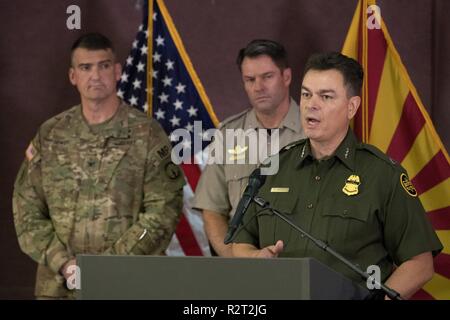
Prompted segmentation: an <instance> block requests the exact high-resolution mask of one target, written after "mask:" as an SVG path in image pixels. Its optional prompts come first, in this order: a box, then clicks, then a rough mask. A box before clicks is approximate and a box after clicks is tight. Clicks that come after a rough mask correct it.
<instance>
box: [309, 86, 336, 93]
mask: <svg viewBox="0 0 450 320" xmlns="http://www.w3.org/2000/svg"><path fill="white" fill-rule="evenodd" d="M302 90H306V91H308V92H311V90H310V89H308V88H307V87H305V86H304V85H302ZM327 93H332V94H336V91H334V90H333V89H322V90H319V94H327Z"/></svg>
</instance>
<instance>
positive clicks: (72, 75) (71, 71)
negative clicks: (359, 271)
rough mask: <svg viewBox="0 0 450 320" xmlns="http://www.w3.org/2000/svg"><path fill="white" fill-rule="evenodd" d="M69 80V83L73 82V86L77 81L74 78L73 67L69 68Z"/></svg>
mask: <svg viewBox="0 0 450 320" xmlns="http://www.w3.org/2000/svg"><path fill="white" fill-rule="evenodd" d="M69 80H70V83H71V84H73V85H74V86H76V85H77V81H76V79H75V70H74V68H73V67H70V68H69Z"/></svg>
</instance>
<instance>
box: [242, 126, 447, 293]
mask: <svg viewBox="0 0 450 320" xmlns="http://www.w3.org/2000/svg"><path fill="white" fill-rule="evenodd" d="M259 196H261V197H263V198H264V199H265V200H267V201H269V203H270V204H271V205H272V207H273V208H275V209H277V210H279V211H280V212H283V213H285V214H287V215H288V216H289V218H290V219H292V221H293V222H294V223H295V224H297V225H298V226H300V227H302V228H303V229H304V230H305V231H306V232H308V233H310V234H311V235H313V236H314V237H316V238H318V239H320V240H323V241H325V242H327V243H328V244H329V245H330V246H331V247H332V248H333V249H335V250H336V251H337V252H339V253H341V254H342V255H343V256H344V257H346V258H347V259H349V260H350V261H352V262H353V263H356V264H358V265H359V266H360V267H361V268H362V269H363V270H366V269H367V267H368V266H370V265H377V266H379V267H380V269H381V280H382V281H385V280H386V279H387V278H388V277H389V275H390V274H391V273H392V272H393V268H394V264H395V265H397V266H398V265H400V264H402V263H403V262H405V261H406V260H409V259H410V258H412V257H414V256H416V255H418V254H421V253H424V252H428V251H432V253H433V255H437V254H438V253H439V252H440V251H441V250H442V248H443V247H442V244H441V243H440V241H439V239H438V237H437V235H436V233H435V231H434V230H433V228H432V226H431V224H430V222H429V221H428V219H427V217H426V213H425V211H424V209H423V206H422V204H421V202H420V201H419V199H418V197H417V193H416V191H415V189H414V187H413V186H412V184H411V183H410V182H409V180H408V176H407V175H406V172H405V170H404V169H403V168H402V167H401V166H400V165H398V164H396V163H395V162H394V161H393V160H391V159H389V157H387V156H386V155H385V154H383V153H382V152H381V151H380V150H378V149H377V148H375V147H374V146H371V145H367V144H364V143H358V142H357V140H356V138H355V136H354V134H353V132H352V131H351V130H350V129H349V131H348V133H347V136H346V137H345V139H344V140H343V142H342V143H341V145H340V146H339V147H338V148H337V150H336V152H335V154H334V155H333V156H331V157H328V158H327V159H323V160H319V161H318V160H316V159H314V157H313V155H312V152H311V148H310V142H309V140H308V139H305V140H301V141H298V142H296V143H293V144H291V145H289V146H286V147H285V148H284V149H282V150H281V151H280V170H279V172H278V174H276V175H274V176H268V177H267V180H266V182H265V184H264V185H263V186H262V188H261V189H260V191H259ZM255 215H256V218H255ZM277 240H283V241H284V245H285V247H284V251H283V252H282V253H281V254H280V256H282V257H314V258H316V259H318V260H319V261H321V262H323V263H324V264H326V265H328V266H330V267H332V268H333V269H335V270H336V271H338V272H340V273H342V274H344V275H345V276H347V277H348V278H350V279H352V280H354V281H356V282H360V283H361V284H363V283H364V281H363V280H362V279H361V278H360V276H359V275H357V274H356V273H354V272H353V271H352V270H350V269H349V268H348V267H347V266H345V265H344V264H343V263H341V262H340V261H338V260H337V259H336V258H334V257H333V256H331V255H330V254H328V253H327V252H325V251H323V250H322V249H319V248H318V247H316V246H315V245H314V244H313V243H312V242H311V241H309V240H307V239H306V238H303V237H301V235H300V233H298V232H297V231H295V230H294V229H293V228H292V227H290V226H289V225H288V224H287V223H285V222H284V221H282V220H281V219H280V218H278V217H276V216H274V215H272V214H270V212H269V211H268V210H262V211H261V208H260V207H257V205H256V204H254V203H253V204H252V205H251V206H250V207H249V211H248V212H247V213H246V215H245V216H244V221H243V227H241V228H240V229H239V230H238V232H237V235H236V237H235V239H234V242H237V243H250V244H252V245H254V246H256V247H258V248H263V247H266V246H268V245H273V244H275V242H276V241H277Z"/></svg>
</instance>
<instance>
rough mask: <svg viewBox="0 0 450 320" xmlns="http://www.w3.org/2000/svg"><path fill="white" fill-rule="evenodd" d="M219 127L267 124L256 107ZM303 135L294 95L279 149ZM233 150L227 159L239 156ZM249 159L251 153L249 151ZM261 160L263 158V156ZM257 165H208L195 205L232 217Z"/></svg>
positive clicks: (245, 128) (283, 123) (199, 185)
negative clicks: (258, 114)
mask: <svg viewBox="0 0 450 320" xmlns="http://www.w3.org/2000/svg"><path fill="white" fill-rule="evenodd" d="M219 129H220V131H221V132H222V134H223V135H224V136H225V133H224V132H225V130H227V129H243V130H249V129H256V130H258V129H264V127H263V126H262V125H261V123H260V122H259V121H258V120H257V118H256V113H255V110H254V109H248V110H246V111H243V112H241V113H239V114H237V115H234V116H231V117H230V118H228V119H226V120H225V121H223V122H222V123H221V125H220V128H219ZM302 138H304V133H303V130H302V127H301V122H300V108H299V106H298V105H297V103H296V102H295V101H294V100H293V99H291V101H290V106H289V111H288V113H287V114H286V116H285V117H284V119H283V121H282V122H281V124H280V126H279V140H280V141H279V148H278V149H277V150H276V152H278V150H279V149H280V148H282V147H284V146H286V145H287V144H289V143H291V142H293V141H296V140H300V139H302ZM213 143H223V141H222V142H218V141H214V142H213ZM236 147H238V148H240V150H245V149H247V148H248V147H249V146H248V145H243V146H236ZM269 147H270V146H269V145H268V146H267V150H266V154H269V153H270V150H271V148H269ZM224 149H226V148H224ZM235 150H236V148H235ZM247 150H249V149H247ZM230 151H231V150H225V155H224V160H225V157H236V156H237V157H238V156H239V154H230ZM269 155H270V154H269ZM247 159H248V155H246V160H247ZM258 160H261V161H262V160H264V159H258ZM261 161H260V162H261ZM257 166H258V164H257V163H254V164H252V163H245V164H211V165H207V166H206V168H205V170H204V171H203V173H202V175H201V177H200V180H199V182H198V185H197V188H196V190H195V197H194V201H193V207H194V208H196V209H200V210H202V209H206V210H211V211H213V212H217V213H219V214H221V215H224V216H226V217H232V216H233V215H234V212H235V211H236V208H237V205H238V203H239V200H240V199H241V196H242V193H243V192H244V189H245V187H246V186H247V183H248V177H249V176H250V174H251V173H252V171H253V170H255V169H256V168H257Z"/></svg>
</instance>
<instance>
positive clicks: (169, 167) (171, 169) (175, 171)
mask: <svg viewBox="0 0 450 320" xmlns="http://www.w3.org/2000/svg"><path fill="white" fill-rule="evenodd" d="M164 171H165V173H166V176H168V177H169V179H170V180H176V179H177V178H178V177H179V176H180V175H181V169H180V168H179V167H178V166H177V165H176V164H175V163H173V162H172V161H169V162H167V163H166V165H165V166H164Z"/></svg>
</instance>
